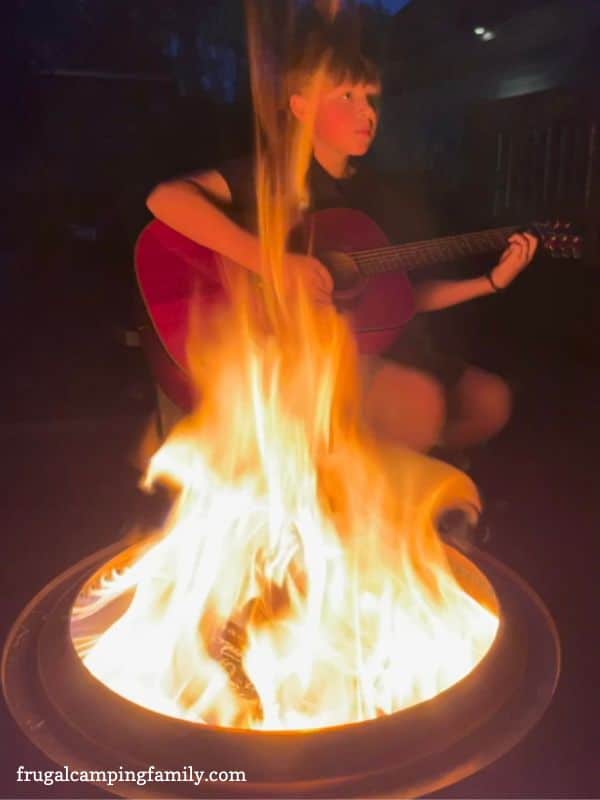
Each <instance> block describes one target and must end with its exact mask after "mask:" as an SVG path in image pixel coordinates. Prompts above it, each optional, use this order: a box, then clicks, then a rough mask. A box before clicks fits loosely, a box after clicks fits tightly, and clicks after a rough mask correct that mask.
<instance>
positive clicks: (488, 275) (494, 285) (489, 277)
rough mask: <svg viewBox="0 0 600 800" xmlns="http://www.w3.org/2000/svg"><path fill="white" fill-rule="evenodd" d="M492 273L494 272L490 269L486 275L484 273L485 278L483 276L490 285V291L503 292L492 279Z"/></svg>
mask: <svg viewBox="0 0 600 800" xmlns="http://www.w3.org/2000/svg"><path fill="white" fill-rule="evenodd" d="M493 271H494V270H493V269H491V270H490V271H489V272H488V273H486V276H485V277H486V278H487V279H488V281H489V282H490V284H491V287H492V289H493V290H494V291H495V292H503V291H504V289H503V288H502V286H498V284H497V283H496V282H495V281H494V278H493V276H492V272H493Z"/></svg>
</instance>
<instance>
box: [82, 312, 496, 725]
mask: <svg viewBox="0 0 600 800" xmlns="http://www.w3.org/2000/svg"><path fill="white" fill-rule="evenodd" d="M234 308H235V311H234V312H232V317H233V318H229V317H228V318H227V324H226V325H224V326H222V325H221V324H219V336H218V337H217V341H220V340H221V337H222V341H221V344H222V347H216V346H215V347H213V350H212V357H211V359H210V363H209V364H207V365H205V367H204V369H206V371H207V373H208V374H209V375H210V380H208V379H207V380H206V381H203V382H202V402H201V404H200V406H199V408H198V410H197V412H196V413H195V414H194V415H192V417H191V418H189V419H187V420H186V421H185V422H184V423H183V424H182V425H181V426H180V427H179V428H178V429H177V430H176V431H175V432H174V434H173V436H172V438H170V439H169V440H168V441H167V443H166V444H165V445H164V446H163V448H162V449H161V450H160V451H159V452H158V453H157V454H156V456H155V458H154V459H153V461H152V464H151V467H150V470H149V473H148V476H147V478H146V481H147V483H148V484H149V485H151V484H152V483H153V482H155V481H158V480H161V479H163V480H165V481H167V482H168V483H169V484H170V485H171V486H172V487H175V489H174V491H175V492H176V499H175V502H174V505H173V509H172V511H171V514H170V516H169V519H168V521H167V524H166V526H165V530H164V531H160V532H158V533H157V534H156V535H155V536H154V537H153V539H152V541H151V542H144V543H143V544H142V545H140V546H139V548H138V550H139V554H136V553H134V554H131V553H130V555H129V559H128V560H129V563H127V564H126V565H125V566H123V565H120V564H119V565H117V568H115V569H113V565H109V566H110V569H107V571H106V573H105V574H100V575H97V576H94V578H93V580H92V581H90V583H89V584H88V585H87V586H86V587H84V590H83V591H82V593H81V595H80V597H79V598H78V601H77V603H76V605H75V608H74V610H73V636H74V644H75V646H76V648H77V651H78V652H79V653H80V655H81V657H82V659H83V661H84V663H85V665H86V666H87V668H88V669H89V670H90V671H91V672H92V673H93V674H94V675H95V676H96V677H97V678H98V679H100V680H101V681H103V682H104V683H106V684H107V685H108V686H109V687H110V688H111V689H113V690H114V691H116V692H118V693H119V694H121V695H123V696H124V697H126V698H128V699H130V700H132V701H134V702H136V703H139V704H141V705H143V706H146V707H148V708H151V709H152V710H154V711H158V712H161V713H165V714H169V715H173V716H177V717H181V718H183V719H189V720H193V721H196V722H205V723H209V724H215V725H225V726H232V727H249V728H260V729H267V730H287V729H306V728H319V727H323V726H328V725H339V724H345V723H349V722H357V721H361V720H365V719H372V718H375V717H378V716H380V715H383V714H390V713H394V712H396V711H400V710H402V709H404V708H407V707H409V706H411V705H414V704H415V703H419V702H422V701H423V700H428V699H430V698H431V697H433V696H434V695H436V694H437V693H439V692H440V691H443V690H444V689H446V688H448V687H449V686H451V685H452V684H454V683H455V682H457V681H459V680H460V679H461V678H463V677H464V676H465V675H467V674H468V673H469V672H470V671H471V670H472V669H473V668H474V667H475V665H476V664H477V663H478V662H479V661H480V660H481V658H482V657H483V656H484V655H485V653H486V652H487V651H488V650H489V648H490V646H491V644H492V642H493V640H494V636H495V634H496V631H497V627H498V617H497V604H496V603H495V601H493V600H491V601H490V599H489V597H488V598H487V599H484V600H482V598H474V597H473V596H471V595H470V594H469V593H468V592H466V591H465V589H464V588H463V587H462V586H461V585H460V583H459V581H458V580H457V579H456V577H455V575H454V574H453V572H452V568H451V566H450V563H449V560H448V555H447V552H446V548H445V547H444V545H443V544H442V542H441V540H440V538H439V536H438V534H437V532H436V526H435V523H436V516H437V514H438V512H439V511H440V510H441V509H442V508H443V507H444V506H446V505H451V504H452V503H453V502H457V503H462V504H465V503H467V502H470V503H471V504H474V503H476V502H477V501H476V494H475V492H474V489H473V488H472V487H471V485H470V482H469V480H468V478H466V477H465V476H462V475H460V474H456V475H455V474H454V473H451V472H450V471H448V472H449V474H450V475H452V481H450V484H451V485H449V483H448V479H447V473H446V471H445V470H444V468H443V465H442V466H438V465H437V463H436V462H432V461H430V460H428V459H426V458H424V457H419V456H417V455H416V454H412V453H410V452H408V451H403V450H400V449H395V448H387V449H385V448H383V447H382V446H381V445H379V444H377V443H376V442H375V441H374V440H372V439H371V438H369V436H368V434H367V432H366V430H365V429H364V427H363V426H362V425H361V422H360V415H359V407H358V404H357V403H356V401H355V397H357V396H358V390H357V385H358V381H357V377H356V374H355V373H356V368H355V364H354V363H353V360H354V350H353V344H352V339H351V335H350V333H349V331H348V330H347V328H346V325H345V323H344V321H343V320H342V319H341V318H340V317H339V316H338V315H337V314H336V313H335V312H334V311H333V310H329V309H324V310H316V311H315V310H314V309H313V308H312V306H311V304H310V303H308V302H306V303H303V304H302V305H301V307H300V314H301V315H302V317H301V321H302V325H301V327H299V328H298V329H297V330H296V329H293V330H292V332H291V333H290V334H289V335H288V336H285V337H284V336H283V335H282V334H281V333H280V334H278V335H277V336H275V335H273V333H272V332H271V331H270V330H269V329H267V330H262V329H261V328H260V327H259V325H258V323H257V321H256V319H255V317H254V316H253V315H252V313H249V312H248V311H247V308H248V306H247V304H245V303H240V304H235V306H234ZM240 331H242V332H243V334H242V335H243V341H242V342H241V343H240ZM198 372H202V369H199V370H198ZM436 476H437V481H438V485H437V486H436ZM444 477H446V484H444ZM439 484H441V485H439ZM125 607H126V608H125ZM115 608H116V609H118V610H119V614H120V616H119V617H118V619H115V621H114V622H112V623H111V624H110V626H108V627H106V620H107V618H108V619H110V618H111V617H112V616H115V612H114V609H115ZM124 608H125V610H123V609H124ZM111 609H113V611H111ZM95 621H96V624H95ZM98 621H99V625H98ZM104 628H106V629H104Z"/></svg>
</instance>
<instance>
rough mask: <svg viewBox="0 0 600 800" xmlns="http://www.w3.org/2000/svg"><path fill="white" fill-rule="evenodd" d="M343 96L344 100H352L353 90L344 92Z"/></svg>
mask: <svg viewBox="0 0 600 800" xmlns="http://www.w3.org/2000/svg"><path fill="white" fill-rule="evenodd" d="M342 98H343V99H344V100H352V92H350V91H348V92H344V94H343V95H342Z"/></svg>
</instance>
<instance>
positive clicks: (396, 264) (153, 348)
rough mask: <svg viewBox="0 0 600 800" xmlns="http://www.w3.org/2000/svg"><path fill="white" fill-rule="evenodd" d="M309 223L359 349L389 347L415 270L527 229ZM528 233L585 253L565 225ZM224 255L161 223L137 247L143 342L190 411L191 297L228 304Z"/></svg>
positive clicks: (325, 216) (330, 214) (554, 247)
mask: <svg viewBox="0 0 600 800" xmlns="http://www.w3.org/2000/svg"><path fill="white" fill-rule="evenodd" d="M305 226H306V229H305V233H306V235H307V236H310V240H311V241H312V242H313V247H314V253H315V255H316V256H317V257H318V258H319V260H320V261H322V263H323V264H324V265H325V266H326V267H327V268H328V270H329V271H330V273H331V275H332V277H333V280H334V294H333V299H334V302H335V304H336V306H337V307H338V308H339V309H340V310H341V311H345V310H351V312H352V315H351V319H352V325H353V328H354V332H355V334H356V336H357V339H358V347H359V349H360V351H361V352H362V353H381V352H384V351H385V350H386V349H388V348H389V347H390V346H391V345H392V344H393V342H394V341H395V340H396V339H397V338H398V336H400V335H401V333H402V328H403V327H404V326H405V325H406V324H407V323H408V322H409V320H410V319H411V317H412V316H413V315H414V313H415V307H414V300H413V293H412V289H411V285H410V282H409V279H408V275H407V273H408V272H409V271H411V270H413V269H417V268H419V267H421V268H422V267H430V266H433V265H436V264H443V263H449V262H452V261H456V260H458V259H461V258H465V257H466V256H475V255H482V254H485V253H492V252H495V251H497V252H500V251H502V250H503V249H504V248H505V247H506V242H507V239H508V237H509V236H510V235H511V234H512V233H514V232H516V231H518V230H522V229H523V228H522V226H511V227H502V228H493V229H489V230H483V231H478V232H475V233H467V234H462V235H457V236H445V237H442V238H438V239H431V240H427V241H419V242H409V243H406V244H400V245H397V244H395V245H392V244H390V242H389V241H388V239H387V237H386V236H385V234H384V233H383V232H382V231H381V229H380V228H379V227H378V226H377V225H376V224H375V223H374V222H373V221H372V220H371V219H370V218H369V217H368V216H367V215H366V214H364V213H363V212H361V211H355V210H350V209H340V208H334V209H327V210H324V211H319V212H316V213H314V214H312V215H310V216H309V217H308V218H307V220H306V223H305ZM528 230H530V231H531V232H533V233H535V235H536V236H537V237H538V238H539V241H540V249H542V250H545V251H547V252H548V253H550V254H551V255H552V256H554V257H559V258H579V257H580V256H581V251H582V239H581V237H580V236H575V235H573V234H572V233H571V231H570V225H568V224H566V225H563V224H560V223H554V224H550V223H545V224H539V223H535V224H532V225H529V226H528ZM219 259H220V256H219V255H218V254H217V253H214V252H213V251H211V250H209V249H207V248H206V247H202V246H201V245H199V244H196V243H195V242H193V241H191V240H190V239H188V238H187V237H185V236H182V235H181V234H180V233H177V232H176V231H174V230H173V229H172V228H170V227H168V226H167V225H165V224H164V223H162V222H160V221H158V220H154V221H153V222H151V223H150V224H149V225H147V226H146V227H145V228H144V230H143V231H142V233H141V234H140V236H139V238H138V241H137V244H136V249H135V268H136V277H137V282H138V286H139V290H140V294H141V297H142V300H143V303H144V307H145V310H146V312H147V317H148V323H149V324H144V325H142V326H141V330H140V333H141V338H142V345H143V347H144V350H145V352H146V354H147V357H148V359H149V362H150V367H151V370H152V372H153V374H154V377H155V379H156V380H157V381H158V383H159V385H160V386H161V387H162V389H163V390H164V391H165V393H166V394H167V395H168V396H169V397H170V398H171V400H173V401H174V402H175V403H176V404H177V405H178V406H180V407H181V408H182V409H184V410H189V409H190V408H191V407H192V405H193V393H192V388H191V386H190V383H189V380H188V377H187V369H186V337H187V333H188V317H189V312H190V307H191V299H192V295H193V297H194V303H195V304H196V303H197V302H200V303H201V305H202V304H205V305H206V309H207V311H209V310H210V308H211V307H214V304H217V303H223V302H227V292H226V289H225V286H224V285H223V283H222V282H221V280H220V275H221V272H220V269H219ZM240 269H243V268H242V267H240Z"/></svg>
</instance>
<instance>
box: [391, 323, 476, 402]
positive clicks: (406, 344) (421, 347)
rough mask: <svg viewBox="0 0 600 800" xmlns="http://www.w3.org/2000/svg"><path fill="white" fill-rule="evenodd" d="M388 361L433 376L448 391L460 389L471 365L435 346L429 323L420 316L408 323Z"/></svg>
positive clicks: (392, 348) (393, 347)
mask: <svg viewBox="0 0 600 800" xmlns="http://www.w3.org/2000/svg"><path fill="white" fill-rule="evenodd" d="M384 358H386V359H388V360H390V361H393V362H395V363H396V364H400V365H403V366H407V367H413V368H414V369H417V370H419V371H420V372H425V373H427V374H429V375H431V376H432V377H433V378H435V379H436V380H437V381H439V382H440V383H441V384H442V386H443V387H444V389H445V390H446V391H450V390H452V389H453V388H454V387H455V386H456V384H457V383H458V381H459V380H460V378H461V377H462V376H463V374H464V372H465V370H466V369H467V366H468V365H467V362H466V361H465V359H464V358H462V357H461V356H460V355H458V354H451V353H445V352H443V351H442V350H439V349H437V348H435V347H434V345H433V341H432V337H431V334H430V333H429V330H428V329H427V323H426V321H425V320H424V319H422V317H419V316H417V317H415V318H414V319H412V320H411V321H410V322H409V323H408V325H407V326H406V327H405V328H404V330H403V331H402V334H401V335H400V337H399V338H398V340H397V341H396V342H395V343H394V345H393V346H392V347H391V348H390V349H389V350H388V351H387V352H385V353H384Z"/></svg>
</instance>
